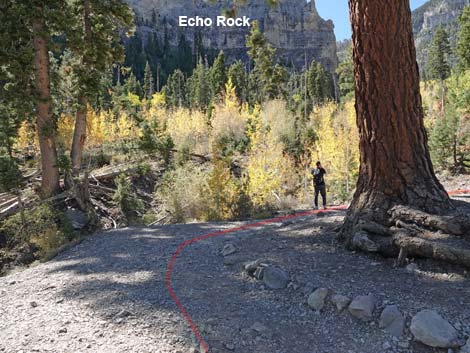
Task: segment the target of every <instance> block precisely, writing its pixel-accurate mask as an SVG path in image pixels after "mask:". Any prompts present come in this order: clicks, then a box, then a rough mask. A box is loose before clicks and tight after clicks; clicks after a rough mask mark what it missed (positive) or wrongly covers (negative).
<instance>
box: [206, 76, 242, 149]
mask: <svg viewBox="0 0 470 353" xmlns="http://www.w3.org/2000/svg"><path fill="white" fill-rule="evenodd" d="M224 97H225V99H224V102H223V104H217V105H216V106H215V107H214V112H213V114H212V119H211V126H212V134H211V135H212V142H211V145H214V142H216V141H217V140H218V139H219V138H221V137H222V136H226V137H230V138H232V139H234V140H240V139H242V138H243V136H244V134H245V130H246V126H247V120H248V114H246V111H244V110H243V109H242V107H241V106H240V103H239V102H238V98H237V96H236V93H235V86H234V85H233V84H232V81H231V79H229V81H228V82H227V84H226V85H225V95H224Z"/></svg>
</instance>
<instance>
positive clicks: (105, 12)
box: [67, 0, 134, 175]
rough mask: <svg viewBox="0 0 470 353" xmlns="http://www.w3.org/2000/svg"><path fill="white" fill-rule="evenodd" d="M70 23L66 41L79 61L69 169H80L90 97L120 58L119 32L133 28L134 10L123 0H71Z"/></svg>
mask: <svg viewBox="0 0 470 353" xmlns="http://www.w3.org/2000/svg"><path fill="white" fill-rule="evenodd" d="M70 7H71V11H72V14H73V25H72V26H71V27H70V30H69V32H68V33H67V34H68V40H69V43H70V46H71V48H72V50H73V51H74V52H75V54H76V55H77V56H79V57H80V59H81V63H80V65H79V66H77V67H76V68H75V71H76V74H77V77H78V85H79V88H78V105H79V108H78V110H77V114H76V121H75V129H74V136H73V142H72V148H71V152H70V156H71V160H72V170H73V173H74V174H75V175H77V174H78V173H79V171H80V168H81V163H82V155H83V149H84V146H85V141H86V129H87V127H86V126H87V125H86V116H87V109H88V104H89V100H90V99H91V98H94V97H96V95H97V94H98V93H99V91H100V83H101V76H102V75H103V74H104V73H105V72H106V70H107V69H108V68H109V67H110V66H111V65H112V64H113V63H115V62H118V61H123V59H124V50H123V47H122V45H121V38H120V34H119V31H122V30H125V31H128V32H130V31H131V30H132V29H133V19H134V18H133V13H132V11H131V9H130V8H129V6H128V5H127V4H126V3H125V2H123V1H122V0H109V1H105V2H104V1H101V0H74V1H72V2H71V4H70Z"/></svg>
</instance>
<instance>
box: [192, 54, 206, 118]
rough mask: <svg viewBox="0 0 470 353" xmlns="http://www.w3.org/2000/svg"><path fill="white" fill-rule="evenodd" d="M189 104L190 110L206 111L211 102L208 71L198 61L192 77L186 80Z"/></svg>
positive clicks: (201, 62) (200, 60)
mask: <svg viewBox="0 0 470 353" xmlns="http://www.w3.org/2000/svg"><path fill="white" fill-rule="evenodd" d="M188 89H189V103H190V105H191V107H192V108H196V109H202V110H204V109H206V108H207V107H208V105H209V102H210V101H211V98H212V97H211V89H210V85H209V70H208V69H207V67H206V65H205V64H204V63H203V61H202V59H199V63H198V64H197V66H196V69H194V72H193V75H192V76H191V77H190V78H189V80H188Z"/></svg>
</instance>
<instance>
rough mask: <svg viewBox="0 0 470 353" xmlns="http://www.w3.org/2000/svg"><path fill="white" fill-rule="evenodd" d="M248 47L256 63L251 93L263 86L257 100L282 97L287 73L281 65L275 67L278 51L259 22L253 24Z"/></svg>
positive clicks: (248, 38)
mask: <svg viewBox="0 0 470 353" xmlns="http://www.w3.org/2000/svg"><path fill="white" fill-rule="evenodd" d="M246 46H247V47H248V48H249V51H248V55H249V56H250V58H251V60H253V63H254V69H253V72H252V78H251V84H252V87H250V91H251V90H252V89H256V87H255V86H258V85H260V86H261V87H260V88H261V94H260V97H257V98H256V100H257V101H260V100H263V99H264V98H276V97H279V96H281V95H282V94H283V93H284V86H285V84H286V83H287V72H286V71H285V69H284V68H282V67H281V66H280V65H274V63H275V62H276V60H275V55H276V49H275V48H273V47H272V46H271V45H270V44H269V43H268V41H267V40H266V37H265V36H264V34H263V33H262V32H261V30H260V28H259V25H258V22H254V23H253V24H252V26H251V32H250V34H249V35H248V36H247V38H246ZM250 93H253V92H250Z"/></svg>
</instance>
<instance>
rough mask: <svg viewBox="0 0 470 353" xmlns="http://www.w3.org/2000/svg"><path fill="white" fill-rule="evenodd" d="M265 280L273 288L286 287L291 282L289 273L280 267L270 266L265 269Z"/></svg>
mask: <svg viewBox="0 0 470 353" xmlns="http://www.w3.org/2000/svg"><path fill="white" fill-rule="evenodd" d="M263 282H264V284H265V285H266V286H267V287H268V288H271V289H282V288H286V287H287V283H288V282H289V275H288V274H287V272H285V271H284V270H283V269H280V268H279V267H274V266H268V267H266V268H265V269H264V273H263Z"/></svg>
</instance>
